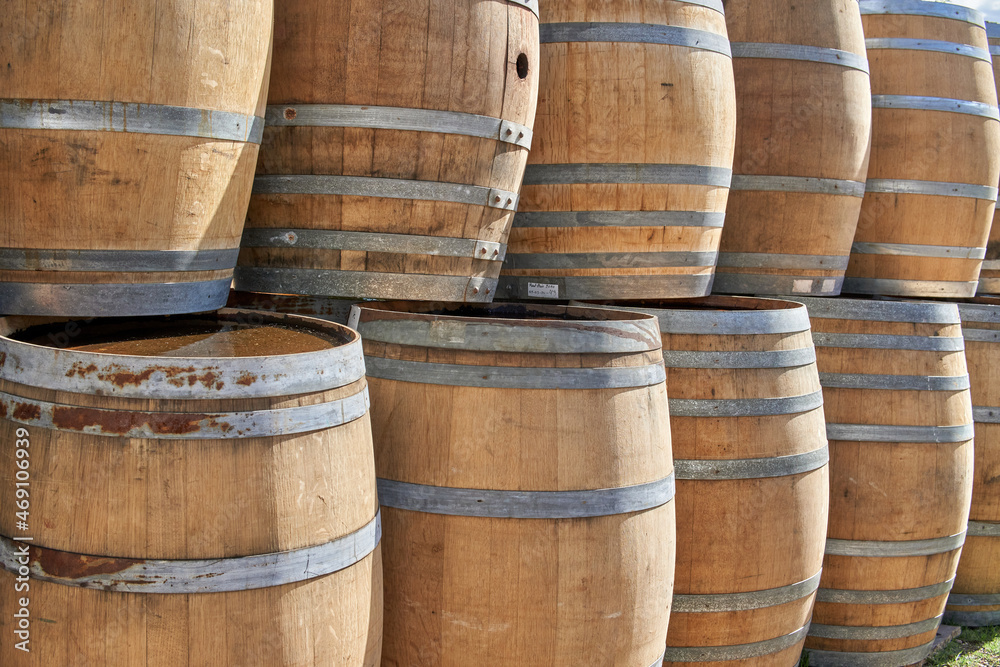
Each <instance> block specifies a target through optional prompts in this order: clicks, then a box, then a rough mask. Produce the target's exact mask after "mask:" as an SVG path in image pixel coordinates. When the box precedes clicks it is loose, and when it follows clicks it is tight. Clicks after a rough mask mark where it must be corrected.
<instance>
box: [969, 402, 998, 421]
mask: <svg viewBox="0 0 1000 667" xmlns="http://www.w3.org/2000/svg"><path fill="white" fill-rule="evenodd" d="M972 421H974V422H976V423H977V424H1000V408H994V407H989V406H979V405H974V406H972Z"/></svg>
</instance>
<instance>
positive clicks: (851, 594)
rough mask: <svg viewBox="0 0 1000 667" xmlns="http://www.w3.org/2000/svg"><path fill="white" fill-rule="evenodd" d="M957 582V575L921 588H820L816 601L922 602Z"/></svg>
mask: <svg viewBox="0 0 1000 667" xmlns="http://www.w3.org/2000/svg"><path fill="white" fill-rule="evenodd" d="M954 583H955V577H952V578H951V579H949V580H947V581H942V582H941V583H938V584H930V585H928V586H920V587H919V588H901V589H898V590H891V591H851V590H842V589H837V588H820V589H819V591H818V592H817V593H816V602H832V603H836V604H860V605H870V604H905V603H907V602H920V601H921V600H930V599H931V598H936V597H940V596H941V595H946V594H947V593H948V591H950V590H951V587H952V585H953V584H954Z"/></svg>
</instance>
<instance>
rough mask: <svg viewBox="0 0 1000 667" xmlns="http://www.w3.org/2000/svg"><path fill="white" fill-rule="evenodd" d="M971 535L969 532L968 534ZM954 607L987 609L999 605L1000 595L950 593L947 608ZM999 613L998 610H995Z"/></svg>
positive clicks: (999, 610)
mask: <svg viewBox="0 0 1000 667" xmlns="http://www.w3.org/2000/svg"><path fill="white" fill-rule="evenodd" d="M969 534H970V535H971V534H972V533H971V532H970V533H969ZM953 605H954V606H956V607H989V606H992V605H1000V593H990V594H986V595H969V594H966V593H952V594H951V595H949V596H948V606H949V607H951V606H953ZM997 612H1000V609H998V610H997Z"/></svg>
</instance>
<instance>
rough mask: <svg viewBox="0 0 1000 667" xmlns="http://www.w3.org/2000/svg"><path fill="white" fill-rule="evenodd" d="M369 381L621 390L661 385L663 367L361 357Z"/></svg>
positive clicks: (461, 385) (658, 365) (654, 365)
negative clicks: (468, 363)
mask: <svg viewBox="0 0 1000 667" xmlns="http://www.w3.org/2000/svg"><path fill="white" fill-rule="evenodd" d="M365 365H366V367H367V369H368V377H369V378H379V379H382V380H396V381H397V382H416V383H420V384H441V385H451V386H457V387H489V388H494V389H622V388H629V387H649V386H652V385H656V384H660V383H661V382H665V381H666V378H667V375H666V371H665V370H664V368H663V364H650V365H648V366H614V367H606V368H537V367H520V366H519V367H514V366H465V365H462V364H436V363H429V362H425V361H403V360H402V359H387V358H385V357H370V356H366V357H365Z"/></svg>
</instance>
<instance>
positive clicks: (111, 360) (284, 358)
mask: <svg viewBox="0 0 1000 667" xmlns="http://www.w3.org/2000/svg"><path fill="white" fill-rule="evenodd" d="M248 316H253V317H257V318H259V317H262V313H261V312H260V311H246V310H235V309H229V308H224V309H222V310H219V311H218V312H217V313H216V317H218V318H220V319H222V320H223V321H236V322H239V321H240V319H241V318H244V317H248ZM265 321H266V322H270V323H276V324H279V325H280V324H285V323H288V324H291V325H293V326H302V324H303V322H304V320H302V319H300V318H299V317H297V316H294V315H282V314H279V313H268V314H266V319H265ZM18 326H22V324H20V323H19V324H18ZM309 327H310V328H312V329H314V330H316V331H317V333H320V334H323V333H329V335H330V336H331V337H333V338H334V340H337V339H346V340H347V341H348V342H346V343H344V344H342V345H338V346H336V347H331V348H329V349H323V350H318V351H315V352H305V353H297V354H269V355H267V356H257V357H142V356H132V355H118V354H104V353H97V352H84V351H80V350H71V349H54V348H52V347H47V346H42V345H33V344H30V343H23V342H20V341H15V340H12V339H11V338H8V337H6V336H10V334H12V333H14V331H15V328H14V325H13V324H12V320H11V319H9V318H8V319H0V379H3V380H7V381H9V382H14V383H19V384H24V385H28V386H31V387H38V388H42V389H53V390H55V391H65V392H73V393H77V394H90V395H101V396H120V397H123V398H144V399H147V398H152V397H155V398H157V399H164V400H167V399H181V400H205V399H206V397H211V398H213V399H243V398H259V397H265V396H293V395H295V394H305V393H312V392H317V391H327V390H330V389H336V388H338V387H343V386H346V385H349V384H351V383H353V382H357V381H358V380H360V379H362V378H363V377H364V376H365V364H364V358H363V356H362V353H361V339H360V337H358V336H357V335H354V334H351V337H348V336H347V330H346V329H344V327H342V326H338V325H335V324H330V323H323V322H314V321H310V322H309ZM80 328H81V330H84V331H85V330H86V323H85V322H83V323H80ZM271 352H274V351H273V350H272V351H271ZM209 389H211V391H210V392H209V391H208V390H209ZM206 392H208V394H206Z"/></svg>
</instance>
